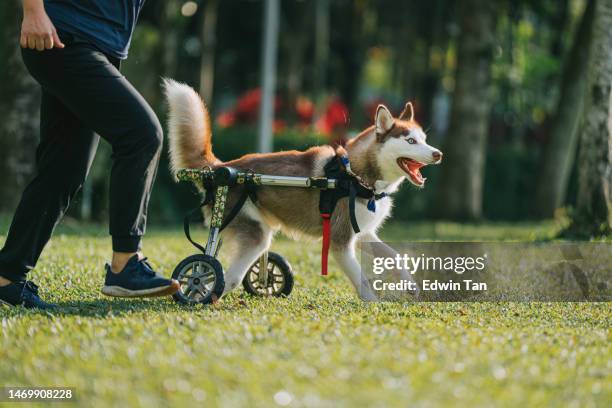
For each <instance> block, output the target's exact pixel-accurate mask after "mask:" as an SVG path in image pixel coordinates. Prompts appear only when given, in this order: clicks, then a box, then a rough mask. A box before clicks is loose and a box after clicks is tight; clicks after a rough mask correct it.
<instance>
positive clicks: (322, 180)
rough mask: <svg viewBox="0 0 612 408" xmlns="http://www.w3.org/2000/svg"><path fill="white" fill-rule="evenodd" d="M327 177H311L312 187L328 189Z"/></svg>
mask: <svg viewBox="0 0 612 408" xmlns="http://www.w3.org/2000/svg"><path fill="white" fill-rule="evenodd" d="M327 184H328V183H327V177H310V187H314V188H320V189H323V190H325V189H327Z"/></svg>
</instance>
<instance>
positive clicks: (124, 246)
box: [113, 235, 142, 252]
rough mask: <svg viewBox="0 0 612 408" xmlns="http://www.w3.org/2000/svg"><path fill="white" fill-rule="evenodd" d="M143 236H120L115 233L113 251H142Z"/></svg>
mask: <svg viewBox="0 0 612 408" xmlns="http://www.w3.org/2000/svg"><path fill="white" fill-rule="evenodd" d="M141 240H142V237H141V236H139V235H128V236H124V237H118V236H115V235H113V251H114V252H138V251H140V241H141Z"/></svg>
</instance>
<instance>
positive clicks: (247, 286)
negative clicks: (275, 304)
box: [242, 252, 294, 297]
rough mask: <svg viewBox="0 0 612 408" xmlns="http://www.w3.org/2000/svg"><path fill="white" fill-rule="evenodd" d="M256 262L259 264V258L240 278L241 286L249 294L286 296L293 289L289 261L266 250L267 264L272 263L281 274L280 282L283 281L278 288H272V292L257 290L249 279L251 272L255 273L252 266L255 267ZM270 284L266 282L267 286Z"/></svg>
mask: <svg viewBox="0 0 612 408" xmlns="http://www.w3.org/2000/svg"><path fill="white" fill-rule="evenodd" d="M258 264H259V260H257V261H255V263H254V264H253V265H251V267H250V268H249V271H248V272H247V274H246V275H245V277H244V279H243V280H242V287H243V288H244V290H245V291H246V292H247V293H248V294H249V295H252V296H261V297H263V296H275V297H287V296H289V295H290V294H291V291H292V290H293V283H294V279H293V268H292V267H291V265H290V264H289V262H287V260H286V259H285V258H283V257H282V256H281V255H279V254H277V253H276V252H268V265H270V264H273V265H274V268H275V269H277V270H278V271H280V272H281V275H280V276H282V283H283V284H282V286H281V287H280V288H278V289H274V288H273V290H272V292H271V293H268V294H263V293H261V292H258V291H257V288H255V287H254V286H253V284H252V281H251V279H250V278H251V276H252V274H254V273H255V271H254V270H253V268H254V267H256V266H257V265H258ZM270 286H271V285H270V283H268V286H267V287H268V288H269V287H270ZM272 287H273V286H272Z"/></svg>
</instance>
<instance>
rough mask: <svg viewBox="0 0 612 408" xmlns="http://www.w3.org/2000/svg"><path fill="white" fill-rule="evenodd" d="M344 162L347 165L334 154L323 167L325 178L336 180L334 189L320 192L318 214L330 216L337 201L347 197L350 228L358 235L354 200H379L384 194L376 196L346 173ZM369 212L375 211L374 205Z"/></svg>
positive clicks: (350, 173)
mask: <svg viewBox="0 0 612 408" xmlns="http://www.w3.org/2000/svg"><path fill="white" fill-rule="evenodd" d="M344 162H347V163H348V160H347V159H346V158H343V156H341V155H340V154H336V156H334V158H332V159H331V160H330V161H329V162H328V163H327V164H326V165H325V167H324V172H325V177H326V178H328V179H336V188H334V189H325V190H321V195H320V197H319V212H320V213H321V214H330V216H331V214H332V213H333V212H334V209H335V208H336V204H337V203H338V200H340V199H341V198H344V197H348V206H349V218H350V221H351V226H352V227H353V231H355V233H359V232H360V231H361V230H360V229H359V223H358V222H357V215H356V214H355V200H356V199H357V197H359V198H367V199H368V200H370V201H375V200H380V199H381V198H383V197H386V194H385V193H380V194H376V193H375V192H374V190H373V189H372V188H369V187H368V186H366V185H365V184H364V183H363V182H362V181H361V180H360V179H359V178H358V177H356V176H355V175H354V174H353V173H352V172H349V171H347V168H346V166H345V164H344ZM368 209H369V210H370V211H375V205H374V206H373V208H371V206H370V205H368Z"/></svg>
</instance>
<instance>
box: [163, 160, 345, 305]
mask: <svg viewBox="0 0 612 408" xmlns="http://www.w3.org/2000/svg"><path fill="white" fill-rule="evenodd" d="M177 178H178V179H179V180H180V181H190V182H196V183H203V184H204V185H208V186H212V187H213V188H214V200H213V208H212V216H211V221H210V231H209V233H208V239H207V241H206V245H205V246H204V247H203V248H202V249H203V253H198V254H195V255H191V256H188V257H187V258H185V259H183V260H182V261H181V262H180V263H179V264H178V265H177V266H176V268H175V269H174V272H173V274H172V278H173V279H176V280H177V281H178V282H179V283H180V285H181V287H180V290H179V291H178V292H177V293H176V294H175V295H174V299H175V300H176V301H177V302H180V303H183V304H198V303H201V304H207V303H213V302H215V301H216V300H217V299H218V298H220V297H221V295H222V294H223V290H224V288H225V279H224V274H223V266H222V265H221V263H220V262H219V260H218V259H217V255H218V252H219V249H220V248H221V244H222V240H221V238H220V232H221V226H222V225H223V220H224V215H225V209H226V201H227V195H228V192H229V189H230V188H232V187H234V186H238V185H248V186H278V187H299V188H316V189H328V188H329V189H333V188H335V187H336V180H335V179H329V178H326V177H289V176H273V175H266V174H257V173H253V172H240V171H238V170H236V169H234V168H232V167H219V168H217V169H215V170H212V169H210V168H203V169H181V170H179V171H178V172H177ZM293 282H294V279H293V270H292V268H291V265H290V264H289V263H288V262H287V260H286V259H285V258H283V257H282V256H281V255H279V254H277V253H275V252H268V251H266V252H264V253H263V254H262V255H261V257H260V258H259V259H258V260H257V261H255V263H253V265H251V267H250V268H249V270H248V271H247V273H246V275H245V277H244V280H243V281H242V285H243V287H244V289H245V291H246V292H247V293H249V294H251V295H254V296H289V294H290V293H291V291H292V289H293Z"/></svg>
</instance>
